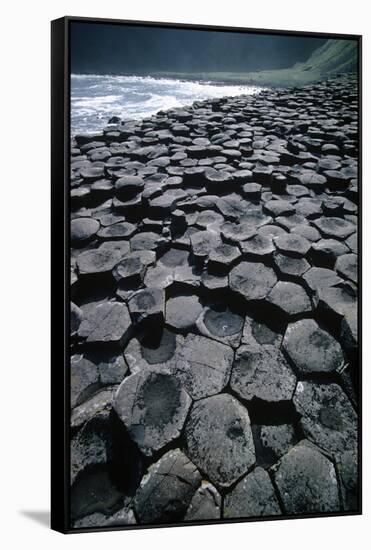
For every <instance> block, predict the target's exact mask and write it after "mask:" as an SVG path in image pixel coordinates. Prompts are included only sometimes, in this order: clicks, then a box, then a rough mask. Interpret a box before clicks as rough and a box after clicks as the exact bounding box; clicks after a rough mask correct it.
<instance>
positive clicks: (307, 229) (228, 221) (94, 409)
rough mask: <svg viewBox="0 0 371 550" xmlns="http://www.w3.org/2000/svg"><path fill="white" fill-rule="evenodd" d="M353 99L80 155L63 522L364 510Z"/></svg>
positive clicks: (273, 99)
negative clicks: (66, 515) (67, 510)
mask: <svg viewBox="0 0 371 550" xmlns="http://www.w3.org/2000/svg"><path fill="white" fill-rule="evenodd" d="M357 117H358V113H357V89H356V81H355V80H354V78H353V77H351V76H349V77H341V78H338V79H334V80H329V81H326V82H322V83H319V84H313V85H308V86H305V87H303V88H295V89H287V90H283V89H275V90H266V91H263V92H261V93H260V94H259V95H256V96H239V97H234V98H218V99H213V100H206V101H200V102H195V103H194V104H193V105H191V106H189V107H184V108H182V109H172V110H169V111H166V112H159V113H157V114H156V115H153V116H152V117H149V118H146V119H144V120H141V121H140V120H139V121H128V120H120V119H119V118H115V119H113V120H112V121H111V122H110V124H109V126H108V127H107V128H104V129H103V131H102V132H101V133H100V134H99V135H92V136H89V135H84V136H75V138H73V140H72V150H73V156H72V163H71V209H72V210H71V299H72V303H71V317H70V321H71V323H70V324H71V340H70V344H71V360H70V379H71V395H70V397H71V499H72V501H71V522H72V525H73V526H75V527H76V528H84V527H96V526H108V527H109V526H113V525H115V526H116V525H134V524H136V523H137V524H156V523H174V522H182V521H195V522H197V521H205V520H217V519H220V518H224V519H227V518H228V517H230V518H237V517H241V518H244V517H249V518H250V517H260V516H275V515H279V514H283V515H285V514H293V515H296V514H311V513H312V514H319V513H327V512H338V511H344V510H356V509H357V507H358V493H359V491H358V474H357V464H358V450H357V431H358V421H357V412H358V411H357V407H358V402H357V396H358V391H359V390H358V379H359V373H358V355H357V349H358V348H357V346H358V336H357V332H358V330H357V329H358V322H357V321H358V317H357V298H358V291H357V284H358V266H357V245H358V241H357V212H358V183H357V155H358V143H357Z"/></svg>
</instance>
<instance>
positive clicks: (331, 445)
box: [293, 381, 357, 454]
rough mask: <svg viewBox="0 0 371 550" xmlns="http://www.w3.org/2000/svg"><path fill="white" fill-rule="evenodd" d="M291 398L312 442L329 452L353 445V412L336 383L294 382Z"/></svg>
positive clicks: (355, 430)
mask: <svg viewBox="0 0 371 550" xmlns="http://www.w3.org/2000/svg"><path fill="white" fill-rule="evenodd" d="M293 402H294V406H295V408H296V410H297V412H298V413H299V414H300V415H301V420H300V424H301V427H302V429H303V432H304V434H305V436H306V437H307V438H308V439H310V440H311V441H312V442H313V443H315V444H316V445H318V446H319V447H321V448H322V449H325V450H326V451H328V452H329V453H331V454H333V453H338V452H342V451H345V450H353V449H355V448H356V446H357V415H356V413H355V411H354V409H353V407H352V405H351V403H350V401H349V399H348V397H347V396H346V394H345V393H344V391H343V390H342V389H341V387H340V386H338V385H337V384H318V383H316V382H309V381H302V382H298V385H297V387H296V390H295V394H294V399H293Z"/></svg>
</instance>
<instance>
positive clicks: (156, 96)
mask: <svg viewBox="0 0 371 550" xmlns="http://www.w3.org/2000/svg"><path fill="white" fill-rule="evenodd" d="M261 89H262V88H259V87H257V86H243V85H231V84H223V83H217V82H208V81H195V80H183V79H175V78H153V77H151V76H117V75H86V74H72V75H71V133H72V135H75V134H78V133H86V132H88V133H89V132H97V131H100V130H101V129H102V127H103V126H105V125H106V124H107V123H108V121H109V119H110V118H111V117H112V116H118V117H120V118H121V119H132V120H137V119H141V118H145V117H148V116H151V115H153V114H155V113H156V112H158V111H161V110H167V109H172V108H178V107H184V106H186V105H191V104H192V103H193V102H194V101H200V100H204V99H211V98H219V97H224V96H237V95H242V94H249V95H250V94H255V93H257V92H259V91H260V90H261Z"/></svg>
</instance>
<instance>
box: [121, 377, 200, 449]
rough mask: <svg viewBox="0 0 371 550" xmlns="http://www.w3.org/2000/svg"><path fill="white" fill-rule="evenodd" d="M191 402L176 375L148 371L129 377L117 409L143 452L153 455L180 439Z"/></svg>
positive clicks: (123, 384) (123, 383) (124, 383)
mask: <svg viewBox="0 0 371 550" xmlns="http://www.w3.org/2000/svg"><path fill="white" fill-rule="evenodd" d="M191 403H192V400H191V398H190V397H189V395H188V394H187V392H186V391H185V390H184V388H183V387H182V386H181V384H180V383H179V381H178V380H177V379H176V378H175V377H174V376H171V375H170V374H169V373H167V372H166V371H162V372H161V371H159V370H153V369H146V370H140V371H139V372H137V373H136V374H132V375H131V376H129V377H127V378H125V380H124V381H123V382H122V384H121V385H120V386H119V388H118V390H117V393H116V395H115V400H114V404H113V406H114V409H115V411H116V413H117V415H118V417H119V418H120V420H121V421H122V422H123V424H124V425H125V426H126V428H127V430H128V432H129V434H130V437H131V438H132V439H133V441H135V443H136V444H137V445H138V447H139V448H140V450H141V451H142V452H143V453H144V454H145V455H147V456H152V455H153V453H154V452H155V451H158V450H159V449H161V448H162V447H164V446H165V445H166V444H167V443H169V442H170V441H172V440H174V439H176V438H177V437H178V436H179V434H180V431H181V429H182V428H183V424H184V422H185V419H186V416H187V413H188V410H189V407H190V406H191Z"/></svg>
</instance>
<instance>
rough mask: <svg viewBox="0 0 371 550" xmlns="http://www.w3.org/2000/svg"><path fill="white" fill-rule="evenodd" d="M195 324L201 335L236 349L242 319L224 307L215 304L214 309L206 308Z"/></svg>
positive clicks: (242, 323)
mask: <svg viewBox="0 0 371 550" xmlns="http://www.w3.org/2000/svg"><path fill="white" fill-rule="evenodd" d="M196 324H197V328H198V330H199V331H200V332H201V334H203V335H205V336H208V337H209V338H213V339H214V340H218V341H219V342H223V343H224V344H227V345H229V346H232V347H237V346H238V345H239V342H240V339H241V333H242V329H243V325H244V317H242V316H241V315H240V314H239V313H236V312H233V311H231V310H230V309H229V308H228V307H226V306H223V305H219V306H218V304H216V305H215V306H214V307H206V308H205V309H204V310H203V312H202V314H201V315H200V316H199V318H198V319H197V323H196Z"/></svg>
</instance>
